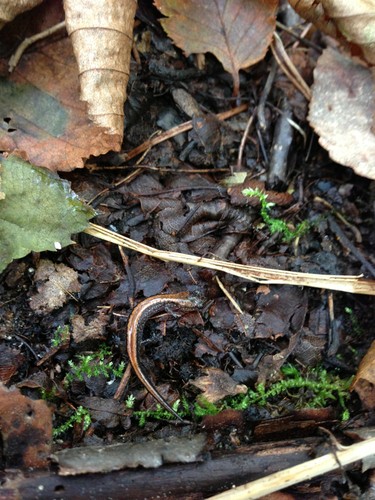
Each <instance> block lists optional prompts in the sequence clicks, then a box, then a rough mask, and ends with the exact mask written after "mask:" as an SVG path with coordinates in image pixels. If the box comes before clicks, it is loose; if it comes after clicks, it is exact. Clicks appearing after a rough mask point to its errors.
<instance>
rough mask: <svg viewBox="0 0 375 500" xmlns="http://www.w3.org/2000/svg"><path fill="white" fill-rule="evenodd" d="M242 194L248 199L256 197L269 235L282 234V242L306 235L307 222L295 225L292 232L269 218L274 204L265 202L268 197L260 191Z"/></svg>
mask: <svg viewBox="0 0 375 500" xmlns="http://www.w3.org/2000/svg"><path fill="white" fill-rule="evenodd" d="M242 194H244V195H245V196H249V197H254V196H255V197H256V198H258V199H259V201H260V215H261V216H262V219H263V221H264V222H265V224H267V226H268V229H269V230H270V232H271V234H275V233H280V234H282V237H283V241H285V242H287V243H288V242H290V241H291V240H294V239H296V238H299V237H301V236H303V235H304V234H306V233H307V232H308V231H309V229H310V223H309V222H308V221H307V220H304V221H302V222H301V223H299V224H298V225H297V227H296V228H295V229H293V230H291V229H290V227H289V226H288V224H287V223H286V222H285V221H283V220H281V219H275V218H273V217H271V216H270V210H271V208H272V207H273V206H275V203H272V202H269V201H267V197H268V195H267V194H266V193H264V192H263V191H261V190H260V189H258V188H257V189H244V190H243V191H242Z"/></svg>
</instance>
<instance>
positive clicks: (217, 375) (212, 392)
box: [189, 368, 247, 403]
mask: <svg viewBox="0 0 375 500" xmlns="http://www.w3.org/2000/svg"><path fill="white" fill-rule="evenodd" d="M205 372H206V373H207V375H206V376H202V377H198V378H196V379H195V380H190V381H189V383H190V384H192V385H194V386H195V387H198V389H201V390H202V391H203V393H202V396H203V397H204V398H205V399H206V400H207V401H208V402H209V403H216V402H217V401H220V399H223V398H225V397H226V396H235V395H236V394H246V392H247V387H246V385H243V384H236V382H235V381H234V380H233V379H232V378H231V377H230V376H229V375H228V374H227V373H225V372H223V370H220V369H219V368H207V369H206V370H205Z"/></svg>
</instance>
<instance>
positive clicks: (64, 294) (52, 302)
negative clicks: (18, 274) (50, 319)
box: [30, 260, 81, 313]
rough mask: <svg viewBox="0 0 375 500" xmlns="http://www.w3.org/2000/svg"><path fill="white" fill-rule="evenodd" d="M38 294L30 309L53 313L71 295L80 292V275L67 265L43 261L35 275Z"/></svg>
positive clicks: (31, 302) (34, 297)
mask: <svg viewBox="0 0 375 500" xmlns="http://www.w3.org/2000/svg"><path fill="white" fill-rule="evenodd" d="M35 281H36V282H37V290H38V291H37V293H35V294H34V295H32V297H31V299H30V307H31V309H33V310H34V311H36V312H38V313H44V312H51V311H53V310H54V309H57V308H58V307H61V306H62V305H64V304H65V302H66V300H67V299H68V298H70V297H71V295H70V294H72V293H75V292H79V290H80V288H81V285H80V284H79V282H78V273H77V272H76V271H74V270H73V269H71V268H70V267H68V266H66V265H65V264H54V263H53V262H51V261H49V260H41V261H40V263H39V266H38V269H37V271H36V273H35Z"/></svg>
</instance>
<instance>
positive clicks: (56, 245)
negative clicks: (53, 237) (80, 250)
mask: <svg viewBox="0 0 375 500" xmlns="http://www.w3.org/2000/svg"><path fill="white" fill-rule="evenodd" d="M54 245H55V248H56V250H61V248H62V246H61V243H60V242H59V241H55V243H54Z"/></svg>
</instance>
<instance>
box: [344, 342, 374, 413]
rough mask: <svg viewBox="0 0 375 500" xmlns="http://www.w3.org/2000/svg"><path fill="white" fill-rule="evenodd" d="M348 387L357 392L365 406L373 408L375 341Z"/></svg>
mask: <svg viewBox="0 0 375 500" xmlns="http://www.w3.org/2000/svg"><path fill="white" fill-rule="evenodd" d="M350 389H351V390H353V389H354V390H355V391H356V392H357V393H358V396H359V397H360V399H361V401H362V404H363V406H364V407H365V408H367V409H368V410H373V409H374V408H375V341H374V342H373V343H372V344H371V347H370V349H369V350H368V351H367V353H366V355H365V356H364V358H363V359H362V361H361V362H360V364H359V367H358V371H357V373H356V376H355V378H354V380H353V382H352V385H351V388H350Z"/></svg>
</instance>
